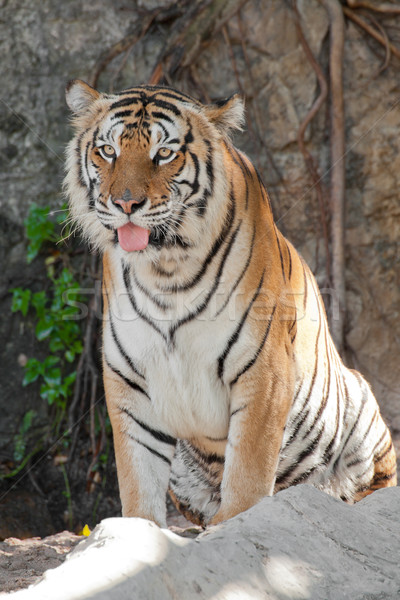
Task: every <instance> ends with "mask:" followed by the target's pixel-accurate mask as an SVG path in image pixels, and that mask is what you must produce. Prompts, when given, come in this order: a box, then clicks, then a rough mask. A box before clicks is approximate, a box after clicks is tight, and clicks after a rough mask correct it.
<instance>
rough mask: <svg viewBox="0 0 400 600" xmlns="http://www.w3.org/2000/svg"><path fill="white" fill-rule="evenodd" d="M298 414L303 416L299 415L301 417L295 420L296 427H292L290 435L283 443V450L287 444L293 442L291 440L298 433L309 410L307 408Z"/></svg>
mask: <svg viewBox="0 0 400 600" xmlns="http://www.w3.org/2000/svg"><path fill="white" fill-rule="evenodd" d="M300 414H303V416H302V417H301V419H300V420H299V421H297V424H296V427H295V428H294V430H293V432H292V434H291V435H290V437H289V439H288V440H287V442H286V444H285V446H284V448H283V449H284V450H286V448H287V447H288V446H290V444H291V443H292V442H293V440H295V439H296V437H297V434H298V433H299V431H300V429H301V427H302V425H303V423H304V422H305V421H306V419H307V417H308V415H309V414H310V411H309V410H308V409H307V410H305V411H304V412H303V413H300ZM294 422H296V419H295V421H294ZM293 424H294V423H293Z"/></svg>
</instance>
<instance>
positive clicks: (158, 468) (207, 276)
mask: <svg viewBox="0 0 400 600" xmlns="http://www.w3.org/2000/svg"><path fill="white" fill-rule="evenodd" d="M66 97H67V103H68V106H69V107H70V109H71V110H72V112H73V113H74V115H75V116H74V120H73V124H74V126H75V129H76V135H75V137H74V138H73V140H72V141H71V142H70V144H69V146H68V150H67V175H66V179H65V188H66V193H67V195H68V197H69V202H70V210H71V213H72V216H73V218H74V219H75V221H76V223H77V224H78V225H79V226H80V227H81V228H82V230H83V233H84V235H85V236H86V237H87V239H88V241H89V242H90V244H91V245H92V246H93V247H95V248H96V249H98V250H100V251H101V252H102V253H103V264H104V276H103V298H104V323H103V367H104V385H105V391H106V402H107V407H108V412H109V415H110V419H111V423H112V428H113V436H114V445H115V454H116V463H117V471H118V481H119V488H120V495H121V501H122V511H123V515H124V516H137V517H143V518H148V519H151V520H153V521H154V522H156V523H158V524H159V525H160V526H165V524H166V492H167V490H168V489H169V492H170V494H171V496H172V498H173V500H174V502H175V504H176V505H177V506H178V508H179V509H180V510H181V512H182V513H183V514H184V515H185V516H186V517H187V518H189V519H191V520H192V521H193V522H195V523H199V524H202V525H207V524H214V523H219V522H220V521H223V520H225V519H228V518H230V517H233V516H234V515H236V514H238V513H240V512H242V511H244V510H246V509H248V508H249V507H251V506H252V505H254V504H255V503H256V502H258V501H259V500H260V499H261V498H263V497H264V496H268V495H271V494H273V493H274V492H277V491H279V490H282V489H283V488H286V487H288V486H290V485H295V484H298V483H300V482H307V483H310V484H313V485H314V486H316V487H317V488H319V489H321V490H324V491H326V492H327V493H329V494H331V495H333V496H335V497H337V498H342V499H344V500H346V501H348V502H350V503H352V502H354V501H357V500H359V499H360V498H362V497H363V496H365V495H366V494H369V493H370V492H372V491H373V490H376V489H377V488H380V487H385V486H393V485H395V484H396V458H395V453H394V449H393V445H392V441H391V437H390V433H389V431H388V429H387V427H386V425H385V423H384V422H383V420H382V418H381V415H380V412H379V408H378V405H377V403H376V400H375V398H374V396H373V394H372V392H371V390H370V388H369V386H368V384H367V383H366V381H365V380H364V379H363V377H362V376H361V375H360V374H359V373H358V372H356V371H353V370H350V369H348V368H346V367H345V366H344V365H343V363H342V361H341V359H340V357H339V355H338V353H337V351H336V349H335V346H334V344H333V342H332V339H331V337H330V334H329V331H328V325H327V320H326V316H325V311H324V307H323V303H322V301H321V298H320V294H319V291H318V288H317V284H316V282H315V279H314V277H313V275H312V273H311V271H310V269H309V268H308V266H307V265H306V264H305V263H304V261H303V259H302V257H301V256H300V255H299V254H298V253H297V252H296V250H295V249H294V247H293V246H292V245H291V244H290V243H289V242H288V241H287V240H286V239H285V238H284V237H283V235H282V234H281V233H280V232H279V231H278V229H277V228H276V226H275V224H274V221H273V216H272V211H271V206H270V202H269V198H268V194H267V192H266V189H265V187H264V185H263V183H262V181H261V179H260V177H259V175H258V173H257V170H256V169H255V168H254V166H253V165H252V163H251V162H250V160H249V159H248V158H247V157H246V156H245V155H244V154H243V153H241V152H239V151H238V150H237V149H236V148H235V147H234V146H233V145H232V143H231V141H230V137H229V134H230V132H231V130H233V129H240V128H241V127H242V123H243V111H244V108H243V103H242V101H241V99H240V98H239V97H238V96H236V95H235V96H233V97H231V98H229V99H228V100H226V101H223V102H219V103H217V104H213V105H203V104H201V103H200V102H198V101H196V100H194V99H193V98H191V97H189V96H187V95H185V94H183V93H180V92H177V91H175V90H173V89H171V88H167V87H152V86H139V87H134V88H132V89H128V90H125V91H123V92H120V93H115V94H101V93H99V92H98V91H96V90H94V89H93V88H91V87H90V86H88V85H87V84H85V83H84V82H82V81H80V80H74V81H72V82H71V83H70V84H69V85H68V87H67V92H66Z"/></svg>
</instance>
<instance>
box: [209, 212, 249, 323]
mask: <svg viewBox="0 0 400 600" xmlns="http://www.w3.org/2000/svg"><path fill="white" fill-rule="evenodd" d="M255 235H256V225H255V223H254V225H253V236H252V238H251V243H250V252H249V255H248V257H247V260H246V264H245V265H244V267H243V269H242V271H241V273H240V275H239V277H238V278H237V279H236V281H235V283H234V285H233V287H232V289H231V291H230V292H229V294H228V296H227V298H226V300H225V302H224V303H223V305H222V306H221V308H220V309H219V310H218V312H217V313H216V314H215V318H216V317H218V315H219V314H221V312H222V311H223V310H224V308H225V307H226V305H227V304H228V302H229V300H230V299H231V297H232V294H233V292H234V291H235V290H236V288H237V286H238V285H239V283H240V282H241V280H242V279H243V277H244V274H245V273H246V271H247V269H248V267H249V265H250V261H251V257H252V256H253V250H254V239H255Z"/></svg>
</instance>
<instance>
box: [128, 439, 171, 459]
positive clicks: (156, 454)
mask: <svg viewBox="0 0 400 600" xmlns="http://www.w3.org/2000/svg"><path fill="white" fill-rule="evenodd" d="M127 435H128V436H129V437H130V438H131V440H133V441H134V442H136V443H137V444H140V445H141V446H143V448H146V450H148V451H149V452H151V453H152V454H154V456H157V457H158V458H161V460H163V461H164V462H166V463H167V464H168V465H169V466H171V461H170V460H169V458H167V457H166V456H164V455H163V454H160V452H157V450H154V448H151V446H148V445H147V444H144V443H143V442H141V441H140V440H138V439H137V438H135V437H134V436H133V435H131V434H130V433H127Z"/></svg>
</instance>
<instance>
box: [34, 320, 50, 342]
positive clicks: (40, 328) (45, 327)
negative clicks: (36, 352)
mask: <svg viewBox="0 0 400 600" xmlns="http://www.w3.org/2000/svg"><path fill="white" fill-rule="evenodd" d="M53 329H54V322H53V320H52V319H51V318H50V316H49V315H45V316H44V318H43V319H40V321H39V323H38V324H37V325H36V329H35V334H36V337H37V339H38V340H39V341H42V340H44V339H45V338H47V337H49V335H50V334H51V332H52V331H53Z"/></svg>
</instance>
